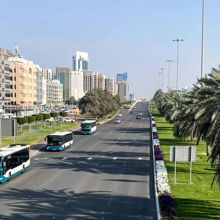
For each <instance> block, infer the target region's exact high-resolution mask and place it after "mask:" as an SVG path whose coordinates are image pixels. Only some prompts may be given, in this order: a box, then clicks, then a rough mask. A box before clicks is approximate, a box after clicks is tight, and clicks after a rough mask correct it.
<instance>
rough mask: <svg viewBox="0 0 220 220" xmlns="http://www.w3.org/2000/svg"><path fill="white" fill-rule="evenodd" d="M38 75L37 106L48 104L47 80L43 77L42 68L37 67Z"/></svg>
mask: <svg viewBox="0 0 220 220" xmlns="http://www.w3.org/2000/svg"><path fill="white" fill-rule="evenodd" d="M36 73H37V105H46V104H47V80H46V79H45V78H44V77H43V71H42V68H41V67H40V66H38V65H36Z"/></svg>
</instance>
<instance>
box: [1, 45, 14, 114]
mask: <svg viewBox="0 0 220 220" xmlns="http://www.w3.org/2000/svg"><path fill="white" fill-rule="evenodd" d="M8 58H9V54H8V52H7V51H6V50H5V49H3V48H0V72H1V74H0V81H1V84H0V85H1V86H0V89H1V90H0V110H2V109H3V106H7V105H10V104H11V101H12V100H11V99H12V70H11V68H10V63H9V61H8Z"/></svg>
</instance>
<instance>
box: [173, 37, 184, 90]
mask: <svg viewBox="0 0 220 220" xmlns="http://www.w3.org/2000/svg"><path fill="white" fill-rule="evenodd" d="M173 41H175V42H176V90H178V89H179V42H180V41H184V40H183V39H178V38H177V39H176V40H173Z"/></svg>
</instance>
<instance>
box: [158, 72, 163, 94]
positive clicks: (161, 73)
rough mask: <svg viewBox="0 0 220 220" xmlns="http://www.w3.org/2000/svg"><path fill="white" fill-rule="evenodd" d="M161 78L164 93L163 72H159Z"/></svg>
mask: <svg viewBox="0 0 220 220" xmlns="http://www.w3.org/2000/svg"><path fill="white" fill-rule="evenodd" d="M158 75H159V77H160V76H161V89H162V91H163V72H162V71H161V72H158Z"/></svg>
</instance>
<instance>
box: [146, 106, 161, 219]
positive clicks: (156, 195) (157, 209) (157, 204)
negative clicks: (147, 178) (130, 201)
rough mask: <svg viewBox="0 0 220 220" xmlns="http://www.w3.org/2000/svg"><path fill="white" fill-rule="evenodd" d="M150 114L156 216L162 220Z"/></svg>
mask: <svg viewBox="0 0 220 220" xmlns="http://www.w3.org/2000/svg"><path fill="white" fill-rule="evenodd" d="M148 113H149V116H150V131H151V132H150V133H151V148H152V152H153V173H154V196H155V203H156V215H157V220H160V219H161V215H160V205H159V198H158V192H157V178H156V177H157V174H156V160H155V154H154V144H153V132H152V117H151V112H150V110H148Z"/></svg>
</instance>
